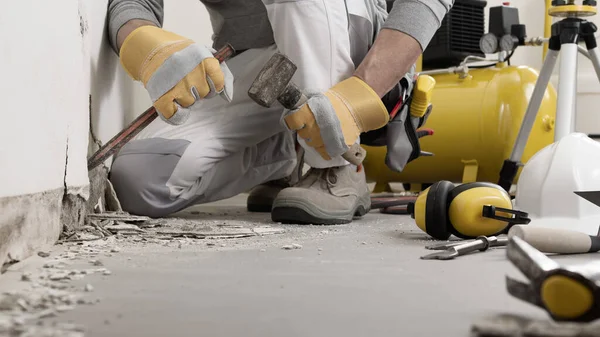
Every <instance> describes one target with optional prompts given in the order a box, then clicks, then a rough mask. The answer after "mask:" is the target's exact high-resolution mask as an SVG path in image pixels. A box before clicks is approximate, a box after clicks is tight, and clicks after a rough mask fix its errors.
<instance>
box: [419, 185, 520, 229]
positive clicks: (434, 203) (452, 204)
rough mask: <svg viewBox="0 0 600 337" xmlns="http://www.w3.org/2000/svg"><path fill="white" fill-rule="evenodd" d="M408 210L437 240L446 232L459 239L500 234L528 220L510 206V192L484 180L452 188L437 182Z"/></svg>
mask: <svg viewBox="0 0 600 337" xmlns="http://www.w3.org/2000/svg"><path fill="white" fill-rule="evenodd" d="M408 212H409V214H411V216H412V217H413V219H415V222H416V224H417V226H418V227H419V228H420V229H421V230H423V231H424V232H426V233H427V234H429V235H430V236H432V237H433V238H435V239H438V240H448V238H450V235H455V236H457V237H459V238H461V239H473V238H476V237H478V236H481V235H485V236H493V235H500V234H502V233H505V232H506V231H507V230H508V229H510V227H512V226H513V225H516V224H527V223H529V222H530V219H528V218H527V216H528V214H527V213H525V212H520V211H516V210H513V209H512V202H511V198H510V195H509V194H508V193H507V192H506V191H505V190H504V189H503V188H502V187H500V186H499V185H496V184H492V183H487V182H474V183H466V184H462V185H459V186H456V187H455V186H454V184H452V183H451V182H449V181H445V180H442V181H438V182H436V183H435V184H433V185H431V186H430V187H429V188H427V189H426V190H424V191H423V192H422V193H421V194H420V195H419V197H417V200H416V201H415V202H414V203H413V204H409V205H408ZM498 213H500V214H498Z"/></svg>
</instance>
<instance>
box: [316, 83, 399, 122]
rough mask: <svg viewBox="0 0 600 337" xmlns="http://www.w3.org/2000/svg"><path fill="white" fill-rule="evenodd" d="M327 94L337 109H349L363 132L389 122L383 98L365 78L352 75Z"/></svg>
mask: <svg viewBox="0 0 600 337" xmlns="http://www.w3.org/2000/svg"><path fill="white" fill-rule="evenodd" d="M325 95H326V96H327V97H328V98H329V100H330V101H331V103H332V105H333V106H334V108H335V110H336V111H339V109H340V108H343V109H344V110H348V111H349V112H350V114H351V115H352V117H353V119H354V122H355V123H356V125H357V126H358V128H359V130H360V131H361V132H367V131H371V130H376V129H379V128H381V127H383V126H385V125H386V124H387V123H388V122H389V118H390V116H389V113H388V110H387V108H386V107H385V105H384V104H383V102H382V101H381V98H380V97H379V95H377V93H376V92H375V91H374V90H373V89H372V88H371V87H370V86H369V85H368V84H367V83H365V82H364V81H363V80H361V79H359V78H358V77H356V76H352V77H350V78H348V79H346V80H343V81H341V82H339V83H338V84H336V85H335V86H333V87H332V88H331V89H330V90H329V91H327V93H325Z"/></svg>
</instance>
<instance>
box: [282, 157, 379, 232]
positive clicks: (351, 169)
mask: <svg viewBox="0 0 600 337" xmlns="http://www.w3.org/2000/svg"><path fill="white" fill-rule="evenodd" d="M370 209H371V195H370V191H369V188H368V186H367V181H366V177H365V172H364V169H363V167H362V165H361V166H358V167H356V166H354V165H346V166H340V167H330V168H325V169H315V168H311V169H310V170H309V171H308V172H307V173H306V175H304V177H303V178H302V179H301V180H300V181H299V182H298V184H296V185H295V186H293V187H289V188H286V189H284V190H282V191H281V192H279V194H278V195H277V197H276V198H275V202H274V203H273V210H272V211H271V219H272V220H273V221H275V222H281V223H286V224H289V223H293V224H315V225H335V224H345V223H349V222H352V220H353V219H354V217H362V216H363V215H365V214H366V213H367V212H369V211H370Z"/></svg>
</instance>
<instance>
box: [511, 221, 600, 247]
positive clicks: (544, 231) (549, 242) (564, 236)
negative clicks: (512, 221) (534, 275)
mask: <svg viewBox="0 0 600 337" xmlns="http://www.w3.org/2000/svg"><path fill="white" fill-rule="evenodd" d="M513 236H516V237H518V238H520V239H522V240H523V241H525V242H527V243H528V244H530V245H532V246H533V247H534V248H536V249H537V250H539V251H541V252H542V253H555V254H582V253H594V252H597V251H600V238H599V237H596V236H590V235H587V234H585V233H581V232H578V231H572V230H567V229H558V228H547V227H536V226H530V225H515V226H512V227H511V229H510V230H509V231H508V237H509V238H511V237H513Z"/></svg>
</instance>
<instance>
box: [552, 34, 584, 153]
mask: <svg viewBox="0 0 600 337" xmlns="http://www.w3.org/2000/svg"><path fill="white" fill-rule="evenodd" d="M578 53H579V51H578V50H577V44H575V43H565V44H563V45H562V47H561V57H560V68H559V74H558V78H559V82H558V90H557V93H558V98H557V102H556V128H555V131H554V141H555V142H557V141H559V140H561V139H562V138H563V137H565V136H567V135H569V134H570V133H571V132H573V125H574V121H575V104H576V98H577V56H578Z"/></svg>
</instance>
